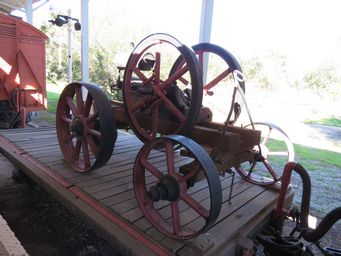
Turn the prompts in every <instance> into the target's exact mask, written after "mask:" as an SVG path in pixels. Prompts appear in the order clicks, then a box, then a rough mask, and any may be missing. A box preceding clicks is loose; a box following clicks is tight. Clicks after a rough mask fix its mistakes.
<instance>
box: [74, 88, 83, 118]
mask: <svg viewBox="0 0 341 256" xmlns="http://www.w3.org/2000/svg"><path fill="white" fill-rule="evenodd" d="M75 91H76V102H77V109H78V114H80V115H82V114H83V107H84V106H83V97H82V88H81V87H80V86H76V88H75Z"/></svg>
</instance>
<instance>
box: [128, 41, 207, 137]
mask: <svg viewBox="0 0 341 256" xmlns="http://www.w3.org/2000/svg"><path fill="white" fill-rule="evenodd" d="M179 56H182V58H183V59H184V65H183V66H182V67H181V68H180V69H179V70H177V71H176V72H174V73H173V74H172V75H171V76H169V73H170V69H171V66H172V64H173V63H174V62H175V61H176V59H177V58H179ZM184 76H186V77H188V80H187V81H188V83H187V84H188V87H189V90H187V91H188V93H187V94H183V95H182V96H183V97H184V100H185V101H186V103H187V104H186V106H185V105H179V104H176V102H177V101H176V100H174V98H173V96H172V95H174V93H172V92H174V91H176V90H180V89H179V88H178V85H179V84H180V80H181V79H183V77H184ZM202 90H203V89H202V75H201V71H200V68H199V63H198V60H197V59H196V57H195V55H194V53H193V51H192V50H191V49H189V48H188V47H186V46H185V45H183V44H181V43H180V42H179V41H178V40H176V39H175V38H174V37H172V36H170V35H167V34H153V35H150V36H148V37H146V38H145V39H143V40H142V41H141V42H140V43H139V44H138V45H137V47H136V48H135V49H134V50H133V52H132V53H131V55H130V57H129V60H128V63H127V67H126V70H125V75H124V82H123V88H122V91H123V102H124V107H125V111H126V113H127V115H128V118H129V122H130V127H131V129H132V130H133V131H134V133H135V135H136V136H137V137H139V138H140V139H141V140H142V141H149V140H152V139H154V138H156V137H158V136H160V134H162V133H163V134H183V135H186V134H188V133H189V132H190V131H191V129H192V128H193V125H194V123H195V122H196V120H197V118H198V115H199V112H200V107H201V103H202ZM141 116H144V117H146V116H148V117H150V119H149V120H150V121H149V122H146V121H145V120H146V118H143V117H142V118H140V117H141ZM163 120H167V121H170V122H172V123H173V124H174V125H175V128H174V129H173V130H171V131H167V132H166V133H165V132H163V131H160V124H161V123H162V122H163Z"/></svg>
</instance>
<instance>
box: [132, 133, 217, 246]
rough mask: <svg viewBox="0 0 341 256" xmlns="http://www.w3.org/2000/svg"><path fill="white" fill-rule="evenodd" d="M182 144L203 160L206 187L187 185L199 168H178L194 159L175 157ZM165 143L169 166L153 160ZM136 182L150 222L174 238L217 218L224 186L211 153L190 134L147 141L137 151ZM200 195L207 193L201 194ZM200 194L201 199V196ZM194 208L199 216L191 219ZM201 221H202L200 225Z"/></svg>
mask: <svg viewBox="0 0 341 256" xmlns="http://www.w3.org/2000/svg"><path fill="white" fill-rule="evenodd" d="M175 144H177V146H176V148H178V147H179V146H181V147H184V148H186V149H187V150H188V151H189V152H190V153H191V156H193V158H194V159H195V160H196V161H198V163H200V166H201V168H202V170H203V171H204V174H205V179H204V180H203V181H200V184H203V183H202V182H207V185H206V187H205V188H203V187H201V185H200V184H198V186H200V187H201V190H200V191H198V190H196V185H194V186H193V187H189V186H188V181H189V180H190V179H192V178H193V177H195V175H196V174H197V171H198V169H196V170H195V169H194V170H193V171H190V172H189V173H186V174H181V173H180V172H179V165H181V164H184V161H187V162H188V161H189V160H190V161H191V160H193V159H188V158H187V159H185V158H183V160H182V162H181V161H180V162H177V161H175V158H176V157H175V156H176V154H177V153H178V151H175V150H174V148H175ZM160 147H164V148H165V151H163V152H164V158H165V160H164V161H166V168H165V169H162V167H156V166H155V165H153V163H152V161H151V160H150V158H151V157H152V156H151V152H152V150H153V149H155V148H157V149H159V148H160ZM133 183H134V191H135V195H136V199H137V201H138V203H139V206H140V208H141V210H142V212H143V213H144V215H145V217H146V218H147V219H148V220H149V222H150V223H151V224H152V225H153V226H154V227H155V228H156V229H158V230H159V231H160V232H162V233H163V234H165V235H167V236H169V237H171V238H174V239H189V238H192V237H195V236H197V235H199V234H200V233H202V232H204V231H205V230H207V228H208V227H210V226H211V225H212V224H213V223H214V222H215V220H216V219H217V218H218V216H219V213H220V209H221V201H222V189H221V183H220V179H219V175H218V172H217V170H216V167H215V165H214V164H213V162H212V160H211V159H210V157H209V156H208V154H207V153H206V152H205V151H204V150H203V149H202V147H200V146H199V145H198V144H196V143H195V142H194V141H192V140H191V139H189V138H186V137H184V136H181V135H169V136H163V137H159V138H157V139H155V140H153V141H150V142H148V143H147V144H145V145H144V146H143V147H142V148H141V150H140V152H139V153H138V155H137V158H136V161H135V164H134V171H133ZM200 195H205V197H203V198H201V197H200ZM199 198H200V200H199ZM189 212H192V213H193V214H196V215H197V216H196V217H197V218H196V219H192V220H189V219H188V218H186V214H188V213H189ZM198 223H200V225H198Z"/></svg>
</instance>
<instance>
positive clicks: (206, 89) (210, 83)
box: [204, 68, 231, 91]
mask: <svg viewBox="0 0 341 256" xmlns="http://www.w3.org/2000/svg"><path fill="white" fill-rule="evenodd" d="M230 73H231V70H230V69H229V68H228V69H227V70H225V71H223V72H222V73H221V74H219V75H218V76H217V77H216V78H214V79H213V80H212V81H211V82H209V83H208V84H206V85H205V86H204V90H205V91H209V90H210V89H211V88H212V87H214V86H215V85H217V84H218V83H219V82H220V81H222V80H223V79H224V78H225V77H227V76H228V75H229V74H230Z"/></svg>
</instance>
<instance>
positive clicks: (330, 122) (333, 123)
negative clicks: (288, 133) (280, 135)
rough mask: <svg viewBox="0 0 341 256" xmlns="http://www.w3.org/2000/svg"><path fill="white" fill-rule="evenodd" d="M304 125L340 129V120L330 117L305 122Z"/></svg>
mask: <svg viewBox="0 0 341 256" xmlns="http://www.w3.org/2000/svg"><path fill="white" fill-rule="evenodd" d="M304 123H305V124H321V125H327V126H334V127H341V119H340V118H336V117H335V116H331V117H328V118H322V119H320V120H305V121H304Z"/></svg>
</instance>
